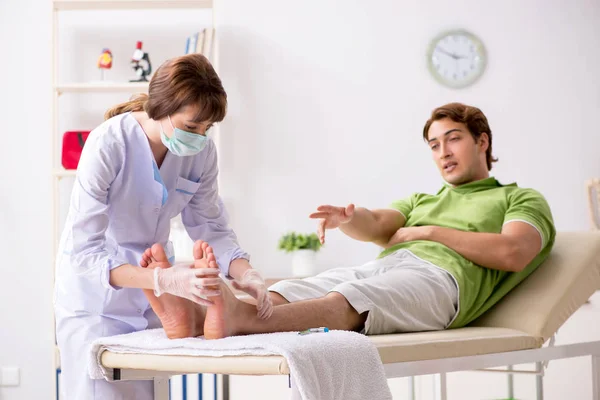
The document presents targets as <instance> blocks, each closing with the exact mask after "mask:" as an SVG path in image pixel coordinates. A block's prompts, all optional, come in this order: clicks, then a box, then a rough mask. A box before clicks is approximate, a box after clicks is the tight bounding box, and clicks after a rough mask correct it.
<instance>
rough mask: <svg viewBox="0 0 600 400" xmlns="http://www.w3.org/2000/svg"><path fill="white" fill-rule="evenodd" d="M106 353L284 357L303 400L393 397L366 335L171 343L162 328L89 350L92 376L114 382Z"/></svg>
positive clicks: (113, 338)
mask: <svg viewBox="0 0 600 400" xmlns="http://www.w3.org/2000/svg"><path fill="white" fill-rule="evenodd" d="M105 350H109V351H111V352H115V353H135V354H140V353H144V354H157V355H163V354H168V355H185V356H191V355H198V356H212V357H221V356H232V355H281V356H283V357H285V358H286V360H287V362H288V365H289V367H290V374H291V376H292V377H293V380H294V382H295V384H296V385H297V388H298V392H299V393H300V395H301V398H302V399H305V400H337V399H339V400H351V399H357V400H358V399H360V400H363V399H377V400H388V399H391V398H392V395H391V393H390V389H389V387H388V385H387V379H386V377H385V372H384V370H383V365H382V364H381V359H380V358H379V354H378V353H377V349H376V348H375V346H374V345H373V343H372V342H371V341H370V340H369V339H368V338H367V337H366V336H364V335H362V334H359V333H356V332H349V331H329V332H323V333H311V334H308V335H298V333H297V332H280V333H269V334H260V335H247V336H232V337H228V338H224V339H218V340H204V339H203V338H186V339H173V340H172V339H168V338H167V336H166V335H165V333H164V330H163V329H149V330H145V331H141V332H134V333H128V334H124V335H117V336H110V337H105V338H101V339H98V340H96V341H95V342H94V343H93V344H92V347H91V357H90V364H89V371H90V376H91V377H92V378H94V379H101V378H104V379H106V380H112V371H111V369H110V368H106V367H104V366H102V363H101V361H100V360H101V355H102V352H103V351H105Z"/></svg>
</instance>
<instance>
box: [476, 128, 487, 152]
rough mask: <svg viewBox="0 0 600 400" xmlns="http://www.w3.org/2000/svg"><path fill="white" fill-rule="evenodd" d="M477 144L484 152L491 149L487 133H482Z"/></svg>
mask: <svg viewBox="0 0 600 400" xmlns="http://www.w3.org/2000/svg"><path fill="white" fill-rule="evenodd" d="M477 144H478V145H479V146H481V150H482V151H487V149H488V147H490V137H489V135H488V134H487V133H486V132H481V135H480V136H479V140H478V141H477Z"/></svg>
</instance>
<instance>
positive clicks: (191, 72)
mask: <svg viewBox="0 0 600 400" xmlns="http://www.w3.org/2000/svg"><path fill="white" fill-rule="evenodd" d="M187 105H198V106H199V111H198V114H197V115H196V116H195V118H194V122H205V121H210V122H220V121H222V120H223V119H224V118H225V114H226V113H227V93H225V89H223V85H222V84H221V80H220V79H219V76H218V75H217V73H216V72H215V70H214V68H213V67H212V65H211V64H210V62H209V61H208V60H207V58H206V57H204V56H203V55H202V54H187V55H185V56H181V57H177V58H174V59H171V60H167V61H165V62H164V63H163V64H162V65H161V66H160V67H159V68H158V69H157V70H156V72H155V73H154V75H153V76H152V79H151V80H150V85H149V88H148V94H145V93H141V94H138V95H134V96H132V97H131V99H130V100H129V101H127V102H125V103H121V104H118V105H116V106H114V107H112V108H111V109H109V110H108V111H106V113H105V114H104V119H109V118H112V117H114V116H115V115H119V114H123V113H125V112H129V111H145V112H146V114H148V117H150V118H152V119H154V120H159V119H163V118H166V117H167V116H169V115H172V114H174V113H176V112H177V111H178V110H180V109H181V108H182V107H185V106H187Z"/></svg>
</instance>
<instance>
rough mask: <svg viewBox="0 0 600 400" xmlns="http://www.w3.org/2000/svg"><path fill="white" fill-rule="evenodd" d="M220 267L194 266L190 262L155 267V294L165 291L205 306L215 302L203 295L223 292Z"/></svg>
mask: <svg viewBox="0 0 600 400" xmlns="http://www.w3.org/2000/svg"><path fill="white" fill-rule="evenodd" d="M219 273H220V271H219V269H217V268H194V266H193V265H190V264H189V263H180V264H174V265H173V266H172V267H171V268H154V294H155V295H156V296H157V297H158V296H160V295H162V294H163V293H169V294H172V295H174V296H179V297H184V298H186V299H189V300H191V301H193V302H195V303H198V304H201V305H203V306H212V305H213V302H212V301H210V300H207V299H205V298H203V297H211V296H218V295H220V294H221V292H220V290H219V284H220V282H221V278H219Z"/></svg>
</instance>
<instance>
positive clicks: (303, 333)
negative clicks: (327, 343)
mask: <svg viewBox="0 0 600 400" xmlns="http://www.w3.org/2000/svg"><path fill="white" fill-rule="evenodd" d="M319 332H323V333H327V332H329V328H326V327H321V328H309V329H306V330H303V331H300V332H298V335H310V334H311V333H319Z"/></svg>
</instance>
